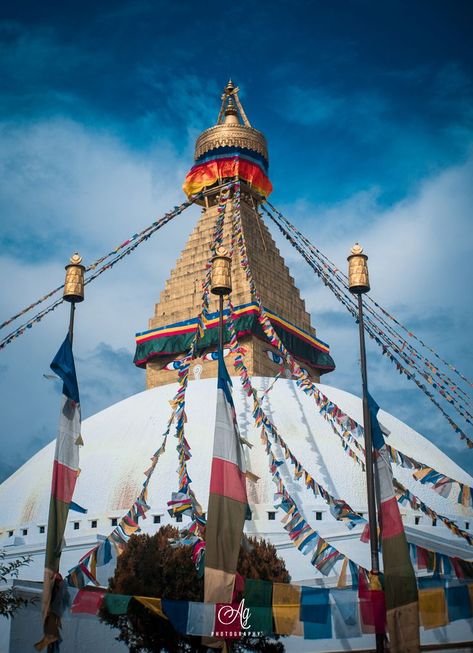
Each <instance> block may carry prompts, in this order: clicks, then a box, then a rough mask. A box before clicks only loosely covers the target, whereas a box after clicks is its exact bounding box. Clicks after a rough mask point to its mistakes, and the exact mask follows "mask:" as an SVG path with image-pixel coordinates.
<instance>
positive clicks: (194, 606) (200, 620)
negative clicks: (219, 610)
mask: <svg viewBox="0 0 473 653" xmlns="http://www.w3.org/2000/svg"><path fill="white" fill-rule="evenodd" d="M214 630H215V605H214V604H213V603H194V602H193V601H190V602H189V613H188V616H187V634H188V635H199V636H201V635H205V636H210V635H212V633H213V632H214Z"/></svg>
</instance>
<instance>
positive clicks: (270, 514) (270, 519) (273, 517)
mask: <svg viewBox="0 0 473 653" xmlns="http://www.w3.org/2000/svg"><path fill="white" fill-rule="evenodd" d="M268 519H269V521H274V520H275V519H276V513H275V512H274V511H272V510H270V511H269V512H268Z"/></svg>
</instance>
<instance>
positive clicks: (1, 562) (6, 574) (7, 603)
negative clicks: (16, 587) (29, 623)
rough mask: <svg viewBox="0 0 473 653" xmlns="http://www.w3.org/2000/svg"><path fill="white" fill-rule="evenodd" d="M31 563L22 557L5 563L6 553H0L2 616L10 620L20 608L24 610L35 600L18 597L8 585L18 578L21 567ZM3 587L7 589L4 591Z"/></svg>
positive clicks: (25, 557)
mask: <svg viewBox="0 0 473 653" xmlns="http://www.w3.org/2000/svg"><path fill="white" fill-rule="evenodd" d="M30 562H31V558H29V557H27V556H22V557H21V558H18V559H17V560H12V561H11V562H5V551H3V550H2V551H0V615H1V616H2V617H6V618H7V619H9V618H10V617H13V616H14V614H15V612H16V611H17V610H18V609H19V608H23V607H25V606H26V605H28V603H30V602H31V601H33V599H24V598H22V597H21V596H17V595H16V594H15V592H14V591H13V589H12V588H11V587H8V584H9V583H10V581H11V580H12V579H13V578H18V571H19V569H20V567H24V566H25V565H27V564H29V563H30ZM3 585H6V586H7V588H6V589H3Z"/></svg>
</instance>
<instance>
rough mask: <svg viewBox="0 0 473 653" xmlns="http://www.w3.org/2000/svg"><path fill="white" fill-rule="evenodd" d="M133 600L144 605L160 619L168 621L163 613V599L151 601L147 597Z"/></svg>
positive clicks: (138, 597)
mask: <svg viewBox="0 0 473 653" xmlns="http://www.w3.org/2000/svg"><path fill="white" fill-rule="evenodd" d="M133 598H134V599H136V600H137V601H139V602H140V603H142V604H143V605H144V606H145V607H146V608H148V610H151V612H154V613H155V614H157V615H158V616H159V617H162V618H163V619H167V617H166V615H165V614H164V612H163V607H162V603H161V599H150V598H148V597H147V596H134V597H133Z"/></svg>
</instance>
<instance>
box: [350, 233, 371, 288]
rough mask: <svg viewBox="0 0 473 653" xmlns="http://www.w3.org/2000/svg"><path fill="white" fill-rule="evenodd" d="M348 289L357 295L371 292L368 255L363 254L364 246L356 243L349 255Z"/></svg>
mask: <svg viewBox="0 0 473 653" xmlns="http://www.w3.org/2000/svg"><path fill="white" fill-rule="evenodd" d="M347 260H348V289H349V291H350V292H351V293H353V294H355V295H362V294H363V293H366V292H369V289H370V280H369V276H368V264H367V261H368V257H367V256H366V254H363V247H362V246H361V245H360V244H359V243H355V244H354V245H353V247H352V248H351V253H350V256H349V257H348V259H347Z"/></svg>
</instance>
